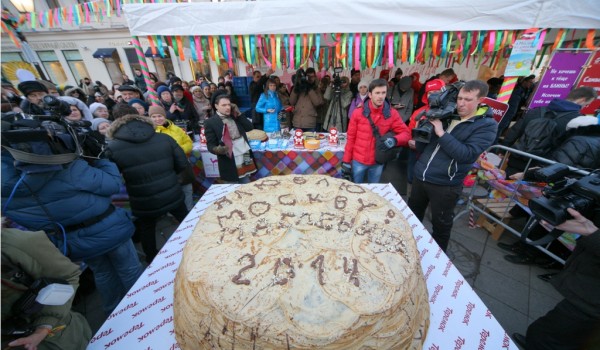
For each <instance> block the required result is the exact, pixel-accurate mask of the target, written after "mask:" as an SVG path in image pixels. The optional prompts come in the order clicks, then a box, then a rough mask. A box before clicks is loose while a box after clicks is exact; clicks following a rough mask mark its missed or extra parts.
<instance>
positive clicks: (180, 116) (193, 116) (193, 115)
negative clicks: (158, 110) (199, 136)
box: [165, 97, 200, 130]
mask: <svg viewBox="0 0 600 350" xmlns="http://www.w3.org/2000/svg"><path fill="white" fill-rule="evenodd" d="M173 103H178V104H179V106H180V107H183V112H180V111H178V110H175V112H173V113H171V112H170V108H171V105H172V104H171V105H169V106H168V107H167V106H165V110H166V111H167V119H169V120H171V121H175V120H186V121H188V122H189V123H190V127H191V128H192V129H193V130H196V129H198V120H199V119H200V118H199V117H198V112H196V108H195V107H194V103H193V102H189V101H188V100H187V99H186V98H185V97H184V98H182V99H181V100H180V101H178V102H175V101H174V102H173Z"/></svg>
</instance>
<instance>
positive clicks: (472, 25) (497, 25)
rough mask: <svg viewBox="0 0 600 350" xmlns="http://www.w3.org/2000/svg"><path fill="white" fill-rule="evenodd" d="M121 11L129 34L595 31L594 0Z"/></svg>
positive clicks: (368, 1) (599, 14)
mask: <svg viewBox="0 0 600 350" xmlns="http://www.w3.org/2000/svg"><path fill="white" fill-rule="evenodd" d="M123 8H124V11H125V15H126V18H127V21H128V25H129V29H130V31H131V34H132V35H134V36H145V35H232V34H236V35H246V34H295V33H307V34H310V33H356V32H371V33H374V32H375V33H376V32H422V31H468V30H501V29H502V30H513V29H528V28H575V29H596V28H600V6H599V2H598V0H517V1H515V0H494V1H487V0H486V1H474V0H453V1H448V0H428V1H423V2H415V1H413V0H283V1H235V2H219V3H213V2H202V3H178V4H125V5H124V6H123Z"/></svg>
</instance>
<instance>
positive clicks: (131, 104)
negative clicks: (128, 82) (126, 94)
mask: <svg viewBox="0 0 600 350" xmlns="http://www.w3.org/2000/svg"><path fill="white" fill-rule="evenodd" d="M134 103H139V104H140V105H142V106H143V107H144V110H146V111H148V104H147V103H146V102H144V101H142V100H140V99H139V98H132V99H131V100H129V102H128V104H129V105H130V106H131V107H133V104H134Z"/></svg>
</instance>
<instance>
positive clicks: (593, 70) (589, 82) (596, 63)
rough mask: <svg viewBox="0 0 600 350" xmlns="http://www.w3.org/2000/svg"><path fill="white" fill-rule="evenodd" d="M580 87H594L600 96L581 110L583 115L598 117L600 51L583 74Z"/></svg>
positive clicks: (599, 101)
mask: <svg viewBox="0 0 600 350" xmlns="http://www.w3.org/2000/svg"><path fill="white" fill-rule="evenodd" d="M580 86H589V87H592V88H594V90H596V92H597V93H598V95H599V96H598V97H596V99H595V100H594V102H592V103H590V104H589V105H588V106H587V107H585V108H583V109H582V110H581V113H582V114H593V115H596V114H597V113H598V112H596V110H598V109H599V108H600V51H596V53H594V57H592V59H591V60H590V63H589V64H588V66H587V68H586V69H585V71H584V72H583V74H581V78H580V79H579V83H578V84H577V87H580Z"/></svg>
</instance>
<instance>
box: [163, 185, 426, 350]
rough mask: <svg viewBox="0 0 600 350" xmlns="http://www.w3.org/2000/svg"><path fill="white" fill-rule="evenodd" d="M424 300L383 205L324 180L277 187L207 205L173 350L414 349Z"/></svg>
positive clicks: (184, 281) (400, 234)
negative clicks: (178, 349)
mask: <svg viewBox="0 0 600 350" xmlns="http://www.w3.org/2000/svg"><path fill="white" fill-rule="evenodd" d="M427 299H428V297H427V288H426V286H425V282H424V280H423V275H422V272H421V267H420V264H419V254H418V251H417V247H416V243H415V241H414V239H413V237H412V232H411V228H410V226H409V225H408V223H407V221H406V220H405V218H404V216H403V215H402V214H401V213H400V212H399V211H398V210H397V209H396V208H395V207H394V206H393V205H391V204H390V203H389V202H388V201H386V200H385V199H383V198H382V197H380V196H379V195H377V194H375V193H373V192H371V191H369V190H366V189H365V188H363V187H361V186H358V185H355V184H352V183H350V182H347V181H344V180H339V179H335V178H331V177H327V176H316V175H315V176H277V177H269V178H265V179H262V180H259V181H256V182H254V183H251V184H247V185H243V186H240V187H239V188H238V189H237V190H236V191H234V192H231V193H230V194H228V195H226V196H224V197H221V198H220V199H218V200H216V201H215V202H214V204H213V206H212V207H210V208H209V209H207V210H206V212H205V213H204V214H203V215H202V216H201V218H200V220H199V222H198V225H197V226H196V228H195V230H194V232H193V234H192V235H191V236H190V238H189V239H188V241H187V245H186V246H185V249H184V252H183V258H182V261H181V265H180V266H179V270H178V271H177V276H176V279H175V303H174V313H175V334H176V337H177V341H178V343H179V345H180V347H181V348H182V349H186V350H192V349H213V348H216V349H311V348H312V349H421V348H422V344H423V341H424V339H425V336H426V333H427V328H428V325H429V304H428V302H427Z"/></svg>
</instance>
